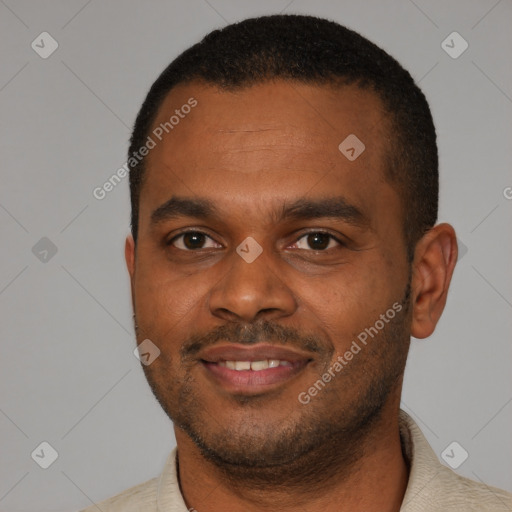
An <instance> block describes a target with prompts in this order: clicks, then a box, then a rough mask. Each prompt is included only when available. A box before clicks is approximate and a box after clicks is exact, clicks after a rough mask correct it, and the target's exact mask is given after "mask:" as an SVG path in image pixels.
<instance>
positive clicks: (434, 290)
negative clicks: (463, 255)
mask: <svg viewBox="0 0 512 512" xmlns="http://www.w3.org/2000/svg"><path fill="white" fill-rule="evenodd" d="M456 262H457V238H456V235H455V231H454V229H453V227H452V226H450V225H449V224H438V225H437V226H434V227H433V228H432V229H431V230H430V231H428V232H427V233H426V234H425V235H424V236H423V237H422V239H421V240H420V241H419V242H418V244H417V245H416V250H415V255H414V262H413V277H412V285H411V288H412V297H411V300H412V303H411V305H412V325H411V335H412V336H414V337H415V338H426V337H428V336H430V335H431V334H432V333H433V332H434V329H435V327H436V325H437V322H438V321H439V319H440V318H441V314H442V313H443V310H444V307H445V304H446V298H447V295H448V289H449V287H450V282H451V278H452V275H453V270H454V268H455V264H456Z"/></svg>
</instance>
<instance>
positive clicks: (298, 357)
mask: <svg viewBox="0 0 512 512" xmlns="http://www.w3.org/2000/svg"><path fill="white" fill-rule="evenodd" d="M199 359H200V360H201V363H202V365H203V366H204V368H205V369H206V370H207V375H208V377H209V378H210V379H211V380H213V381H214V382H215V384H217V385H220V386H221V387H222V388H224V389H225V390H227V391H229V392H233V393H242V394H254V393H260V392H262V391H264V390H266V389H267V390H268V389H270V388H271V387H275V386H278V385H283V384H284V383H286V382H287V381H289V380H291V379H292V378H294V377H295V376H296V375H298V374H299V373H301V372H302V371H303V370H304V368H305V367H306V366H307V365H308V363H309V362H311V361H312V357H311V354H309V353H305V352H301V351H298V350H293V349H290V348H287V347H279V346H275V345H270V344H258V345H254V346H250V347H247V346H244V345H233V344H230V345H218V346H214V347H209V348H208V349H206V350H204V351H203V352H202V353H201V354H200V355H199Z"/></svg>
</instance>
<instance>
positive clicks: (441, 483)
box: [400, 411, 512, 512]
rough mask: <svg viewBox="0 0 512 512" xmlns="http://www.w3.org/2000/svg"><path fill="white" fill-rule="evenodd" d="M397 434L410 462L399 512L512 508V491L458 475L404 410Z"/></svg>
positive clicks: (494, 511)
mask: <svg viewBox="0 0 512 512" xmlns="http://www.w3.org/2000/svg"><path fill="white" fill-rule="evenodd" d="M400 437H401V441H402V449H403V452H404V456H405V458H406V459H407V460H408V462H409V465H410V474H409V483H408V486H407V490H406V493H405V496H404V500H403V502H402V507H401V509H400V510H401V512H425V511H429V512H455V511H457V512H460V511H464V512H477V511H478V512H512V494H510V493H508V492H506V491H504V490H502V489H498V488H496V487H491V486H489V485H485V484H483V483H480V482H475V481H473V480H470V479H469V478H465V477H463V476H460V475H458V474H457V473H455V472H454V471H453V470H451V469H450V468H448V467H447V466H444V465H443V464H441V463H440V461H439V459H438V458H437V455H436V454H435V453H434V452H433V450H432V448H431V447H430V445H429V444H428V442H427V440H426V439H425V437H424V435H423V433H422V432H421V430H420V429H419V427H418V426H417V425H416V423H415V422H414V421H413V420H412V418H411V417H410V416H408V415H407V414H406V413H404V412H403V411H401V412H400Z"/></svg>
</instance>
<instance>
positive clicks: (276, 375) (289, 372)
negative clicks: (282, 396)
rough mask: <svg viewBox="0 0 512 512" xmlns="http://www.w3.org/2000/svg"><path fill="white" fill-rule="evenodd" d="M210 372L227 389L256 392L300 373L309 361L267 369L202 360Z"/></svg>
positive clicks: (281, 382) (248, 392)
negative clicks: (228, 366) (229, 365)
mask: <svg viewBox="0 0 512 512" xmlns="http://www.w3.org/2000/svg"><path fill="white" fill-rule="evenodd" d="M202 364H203V366H204V367H205V368H206V370H207V371H208V373H209V374H210V375H211V376H213V377H214V380H215V381H217V382H218V383H219V384H221V385H222V386H223V387H224V388H225V389H226V390H227V391H230V392H236V393H247V394H254V393H256V392H261V391H264V390H267V389H268V388H270V387H275V386H278V385H280V384H283V383H285V382H287V381H289V380H291V379H292V378H294V377H295V376H296V375H298V374H299V373H300V372H301V371H302V370H303V369H304V368H305V367H306V366H307V364H308V361H301V362H298V363H294V364H293V366H277V367H276V368H267V369H266V370H259V371H254V370H240V371H239V370H231V369H229V368H226V367H225V366H219V365H218V364H216V363H210V362H207V361H202Z"/></svg>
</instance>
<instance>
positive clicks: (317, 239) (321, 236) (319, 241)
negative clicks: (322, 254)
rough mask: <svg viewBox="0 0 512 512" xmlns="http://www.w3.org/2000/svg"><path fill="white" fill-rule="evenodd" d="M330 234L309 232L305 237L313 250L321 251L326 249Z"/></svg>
mask: <svg viewBox="0 0 512 512" xmlns="http://www.w3.org/2000/svg"><path fill="white" fill-rule="evenodd" d="M331 238H332V237H331V236H330V235H327V234H326V233H311V234H309V235H308V237H307V243H308V245H309V247H310V248H311V249H314V250H315V251H322V250H324V249H327V247H328V246H329V242H330V241H331Z"/></svg>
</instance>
